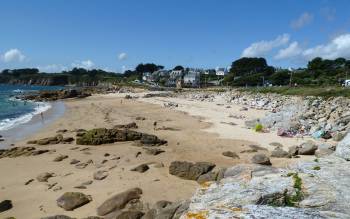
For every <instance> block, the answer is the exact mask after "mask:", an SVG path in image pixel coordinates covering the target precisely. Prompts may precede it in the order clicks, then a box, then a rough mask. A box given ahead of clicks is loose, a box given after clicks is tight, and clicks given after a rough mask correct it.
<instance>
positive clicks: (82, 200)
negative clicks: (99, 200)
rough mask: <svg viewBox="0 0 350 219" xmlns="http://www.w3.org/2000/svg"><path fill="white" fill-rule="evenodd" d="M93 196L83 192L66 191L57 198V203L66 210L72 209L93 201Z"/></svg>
mask: <svg viewBox="0 0 350 219" xmlns="http://www.w3.org/2000/svg"><path fill="white" fill-rule="evenodd" d="M91 200H92V199H91V197H90V196H88V195H85V194H83V193H81V192H66V193H64V194H63V195H62V196H61V197H59V198H58V199H57V205H58V206H59V207H61V208H63V209H64V210H66V211H72V210H74V209H76V208H79V207H81V206H83V205H85V204H87V203H89V202H90V201H91Z"/></svg>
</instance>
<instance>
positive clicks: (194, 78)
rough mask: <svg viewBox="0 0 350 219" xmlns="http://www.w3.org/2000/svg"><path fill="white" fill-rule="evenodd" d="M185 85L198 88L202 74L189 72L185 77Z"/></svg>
mask: <svg viewBox="0 0 350 219" xmlns="http://www.w3.org/2000/svg"><path fill="white" fill-rule="evenodd" d="M183 82H184V84H186V85H191V86H198V85H199V82H200V74H199V73H197V72H189V73H187V74H186V75H185V76H184V80H183Z"/></svg>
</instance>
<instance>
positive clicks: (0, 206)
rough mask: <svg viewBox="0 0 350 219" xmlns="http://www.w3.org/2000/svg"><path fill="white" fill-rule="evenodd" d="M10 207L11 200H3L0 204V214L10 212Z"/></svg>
mask: <svg viewBox="0 0 350 219" xmlns="http://www.w3.org/2000/svg"><path fill="white" fill-rule="evenodd" d="M12 207H13V206H12V201H11V200H4V201H2V202H0V212H4V211H7V210H10V209H11V208H12Z"/></svg>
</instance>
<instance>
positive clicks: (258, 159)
mask: <svg viewBox="0 0 350 219" xmlns="http://www.w3.org/2000/svg"><path fill="white" fill-rule="evenodd" d="M252 163H255V164H261V165H271V161H270V158H269V157H268V156H267V155H265V154H255V155H254V156H253V157H252Z"/></svg>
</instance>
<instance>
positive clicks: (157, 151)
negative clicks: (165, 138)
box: [144, 147, 165, 155]
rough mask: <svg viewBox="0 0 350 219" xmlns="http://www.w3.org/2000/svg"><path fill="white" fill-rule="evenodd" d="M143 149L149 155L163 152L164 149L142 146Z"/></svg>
mask: <svg viewBox="0 0 350 219" xmlns="http://www.w3.org/2000/svg"><path fill="white" fill-rule="evenodd" d="M144 149H145V151H146V154H149V155H158V154H161V153H163V152H165V151H164V150H162V149H159V148H149V147H144Z"/></svg>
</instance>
